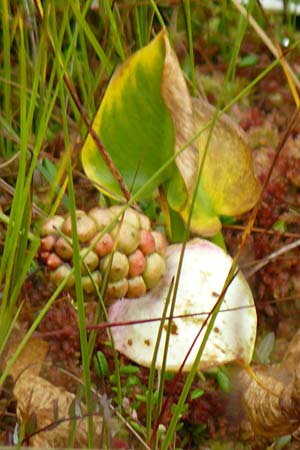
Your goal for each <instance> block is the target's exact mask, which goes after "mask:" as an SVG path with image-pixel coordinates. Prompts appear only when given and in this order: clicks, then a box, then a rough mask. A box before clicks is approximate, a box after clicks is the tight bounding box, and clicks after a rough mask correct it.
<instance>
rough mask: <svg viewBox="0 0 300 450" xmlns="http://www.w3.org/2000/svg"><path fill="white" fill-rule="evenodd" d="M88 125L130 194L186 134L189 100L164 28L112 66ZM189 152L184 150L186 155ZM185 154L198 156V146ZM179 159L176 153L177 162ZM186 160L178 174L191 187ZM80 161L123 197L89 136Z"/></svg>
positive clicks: (164, 175) (167, 174)
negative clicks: (99, 103) (125, 59)
mask: <svg viewBox="0 0 300 450" xmlns="http://www.w3.org/2000/svg"><path fill="white" fill-rule="evenodd" d="M176 111H177V112H176ZM93 128H94V130H95V132H96V133H97V134H98V135H99V137H100V139H101V141H102V143H103V144H104V146H105V148H106V150H107V151H108V153H109V154H110V156H111V159H112V160H113V163H114V164H115V166H116V167H117V169H118V170H119V172H120V174H121V176H122V177H123V180H124V181H125V183H126V185H127V187H128V188H129V189H130V190H131V191H132V192H134V193H135V192H136V191H138V190H139V189H140V188H142V187H144V186H145V183H146V182H147V181H148V180H149V178H150V177H152V176H153V175H154V174H155V173H156V172H157V171H158V170H159V169H160V168H161V167H162V165H163V164H164V163H165V162H166V161H167V160H168V159H169V158H170V157H171V156H172V155H173V154H174V150H175V149H177V148H179V147H181V145H182V144H183V142H185V140H186V139H187V138H188V137H191V135H192V134H193V122H192V105H191V99H190V97H189V93H188V89H187V86H186V84H185V81H184V78H183V75H182V72H181V70H180V66H179V63H178V61H177V58H176V56H175V54H174V52H173V51H172V49H171V47H170V44H169V41H168V38H167V34H166V31H165V30H163V31H162V32H161V33H160V34H158V36H157V37H156V38H155V39H154V40H153V41H152V42H151V43H150V44H149V45H147V46H146V47H144V48H143V49H141V50H139V51H138V52H136V53H135V54H134V55H132V56H131V57H130V58H129V59H128V60H127V61H126V62H125V63H124V64H123V65H122V66H121V67H120V68H119V69H117V70H116V72H115V74H114V76H113V78H112V79H111V81H110V83H109V86H108V88H107V90H106V93H105V95H104V98H103V101H102V103H101V105H100V108H99V110H98V112H97V114H96V116H95V119H94V121H93ZM187 135H188V136H187ZM188 152H189V149H187V150H186V151H185V152H184V153H185V155H187V153H188ZM190 153H191V154H193V155H194V159H195V158H196V160H197V158H198V154H197V150H196V149H195V148H194V149H193V150H192V151H190ZM182 158H183V156H182V155H180V156H179V157H178V161H179V164H180V165H181V166H182V165H183V163H182ZM187 161H188V165H187V169H185V170H184V169H182V172H183V173H182V176H183V178H185V179H186V180H188V181H187V184H188V186H190V185H191V181H192V177H193V176H194V177H195V176H196V171H195V166H196V165H197V164H196V165H195V164H194V163H192V155H190V156H189V158H188V159H187ZM82 162H83V166H84V169H85V171H86V173H87V175H88V177H89V178H90V179H92V180H93V181H95V182H97V183H98V184H99V185H101V186H102V189H103V190H104V191H106V192H107V193H108V194H111V193H114V194H116V195H118V196H120V195H122V192H121V189H120V187H119V185H118V183H117V181H116V180H115V179H114V177H113V175H112V174H111V172H110V170H109V169H108V167H107V166H106V164H105V162H104V160H103V158H102V156H101V154H100V151H99V150H98V148H97V146H96V144H95V142H94V140H93V137H92V136H91V135H90V134H88V136H87V138H86V140H85V143H84V145H83V148H82ZM175 169H176V166H175V163H173V164H170V165H169V166H168V167H167V168H166V170H165V171H164V172H163V173H161V174H160V176H159V177H157V178H156V180H155V182H154V183H153V184H151V185H149V186H148V189H147V190H146V191H144V192H143V194H142V195H141V196H140V197H139V199H141V198H145V197H147V196H149V194H152V193H153V189H154V188H155V187H157V186H158V185H159V184H161V183H163V182H164V181H166V180H167V179H170V178H171V176H172V174H173V173H174V170H175ZM191 170H194V173H193V174H191V173H190V172H191ZM187 171H188V173H187Z"/></svg>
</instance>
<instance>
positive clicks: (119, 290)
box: [105, 278, 128, 299]
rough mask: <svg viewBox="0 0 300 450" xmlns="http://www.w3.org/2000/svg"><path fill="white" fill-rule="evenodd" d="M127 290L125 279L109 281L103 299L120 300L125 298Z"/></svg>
mask: <svg viewBox="0 0 300 450" xmlns="http://www.w3.org/2000/svg"><path fill="white" fill-rule="evenodd" d="M127 290H128V280H127V279H126V278H122V279H121V280H117V281H110V282H109V283H108V284H107V287H106V292H105V297H106V299H114V298H122V297H125V295H126V293H127Z"/></svg>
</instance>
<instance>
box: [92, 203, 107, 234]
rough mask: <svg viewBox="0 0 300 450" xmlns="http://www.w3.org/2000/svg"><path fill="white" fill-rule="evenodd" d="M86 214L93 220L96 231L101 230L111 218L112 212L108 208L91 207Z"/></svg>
mask: <svg viewBox="0 0 300 450" xmlns="http://www.w3.org/2000/svg"><path fill="white" fill-rule="evenodd" d="M88 216H89V217H90V218H91V219H93V221H94V222H95V224H96V227H97V231H102V230H103V229H104V228H106V227H107V226H108V225H109V224H110V223H111V221H112V220H113V214H112V212H111V211H110V210H109V209H108V208H99V207H95V208H92V209H91V210H90V211H89V212H88Z"/></svg>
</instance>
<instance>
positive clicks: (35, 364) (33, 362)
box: [5, 338, 48, 380]
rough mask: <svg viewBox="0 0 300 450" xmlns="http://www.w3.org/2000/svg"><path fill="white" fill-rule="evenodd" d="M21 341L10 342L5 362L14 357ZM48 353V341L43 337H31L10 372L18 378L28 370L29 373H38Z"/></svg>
mask: <svg viewBox="0 0 300 450" xmlns="http://www.w3.org/2000/svg"><path fill="white" fill-rule="evenodd" d="M19 344H20V341H15V342H13V343H11V344H10V346H9V349H8V352H7V355H6V358H5V364H6V363H7V362H8V361H9V360H10V359H11V358H12V357H13V355H14V353H15V351H16V349H17V347H18V345H19ZM47 353H48V343H47V342H46V341H43V340H42V339H35V338H31V339H30V340H29V341H28V342H27V344H26V345H25V347H24V349H23V350H22V352H21V353H20V355H19V357H18V359H17V360H16V362H15V363H14V364H13V366H12V367H11V369H10V371H9V374H10V375H11V376H12V377H13V379H14V380H16V379H17V378H18V377H19V376H20V375H21V373H22V372H23V371H24V370H26V372H27V374H28V375H29V374H31V375H38V374H39V373H40V371H41V368H42V365H43V363H44V360H45V358H46V355H47Z"/></svg>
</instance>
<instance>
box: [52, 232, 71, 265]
mask: <svg viewBox="0 0 300 450" xmlns="http://www.w3.org/2000/svg"><path fill="white" fill-rule="evenodd" d="M55 251H56V253H57V254H58V256H60V257H61V258H62V259H67V260H68V259H71V258H72V257H73V247H72V246H71V245H70V244H69V242H67V240H66V239H65V238H64V237H63V236H60V237H59V238H58V239H57V241H56V243H55Z"/></svg>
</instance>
